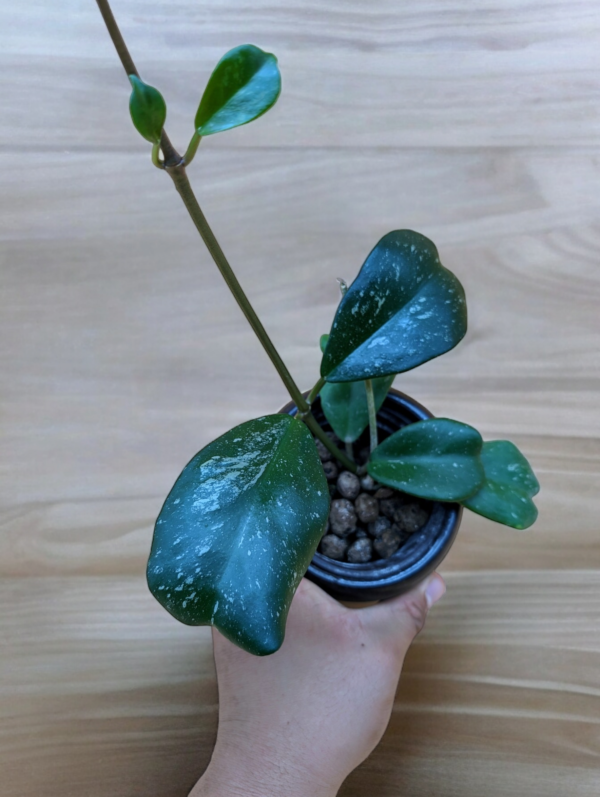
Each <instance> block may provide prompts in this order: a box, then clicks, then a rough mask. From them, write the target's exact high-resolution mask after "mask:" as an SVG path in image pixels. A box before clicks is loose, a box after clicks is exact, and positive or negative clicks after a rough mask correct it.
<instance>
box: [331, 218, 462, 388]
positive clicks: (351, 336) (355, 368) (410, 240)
mask: <svg viewBox="0 0 600 797" xmlns="http://www.w3.org/2000/svg"><path fill="white" fill-rule="evenodd" d="M466 331H467V307H466V303H465V294H464V291H463V288H462V285H461V284H460V282H459V281H458V279H457V278H456V277H455V276H454V274H452V272H451V271H448V269H446V268H444V267H443V266H442V264H441V263H440V260H439V257H438V252H437V249H436V248H435V245H434V244H433V243H432V242H431V241H430V240H429V239H428V238H425V236H423V235H420V234H419V233H418V232H413V231H412V230H396V231H395V232H390V233H388V234H387V235H385V236H384V237H383V238H382V239H381V240H380V241H379V243H378V244H377V246H376V247H375V248H374V249H373V251H372V252H371V254H370V255H369V256H368V258H367V259H366V261H365V263H364V265H363V267H362V268H361V270H360V272H359V274H358V276H357V277H356V279H355V280H354V282H353V283H352V285H351V286H350V287H349V288H348V291H347V293H346V295H345V296H344V297H343V298H342V301H341V302H340V305H339V307H338V310H337V313H336V315H335V319H334V321H333V326H332V328H331V334H330V336H329V341H328V343H327V348H326V350H325V354H324V355H323V360H322V362H321V376H323V377H325V378H326V379H327V381H328V382H354V381H357V380H359V379H372V378H373V377H376V376H387V375H388V374H396V373H401V372H403V371H408V370H410V369H411V368H416V366H418V365H421V364H422V363H424V362H427V361H428V360H431V359H432V358H433V357H438V356H439V355H440V354H443V353H444V352H446V351H448V350H449V349H452V348H454V346H456V344H457V343H458V342H459V341H460V340H461V339H462V338H463V337H464V335H465V333H466Z"/></svg>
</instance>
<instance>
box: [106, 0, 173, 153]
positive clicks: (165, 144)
mask: <svg viewBox="0 0 600 797" xmlns="http://www.w3.org/2000/svg"><path fill="white" fill-rule="evenodd" d="M96 3H97V4H98V8H99V9H100V13H101V14H102V19H103V20H104V24H105V25H106V29H107V30H108V34H109V36H110V38H111V39H112V43H113V44H114V45H115V50H116V51H117V55H118V56H119V58H120V60H121V63H122V64H123V69H124V70H125V74H126V75H135V76H136V77H139V76H140V73H139V72H138V71H137V67H136V65H135V64H134V62H133V58H132V57H131V55H130V54H129V50H128V49H127V45H126V44H125V40H124V39H123V36H122V35H121V31H120V30H119V26H118V25H117V21H116V19H115V18H114V16H113V12H112V11H111V8H110V4H109V2H108V0H96ZM160 148H161V149H162V151H163V155H164V156H165V166H176V165H177V164H178V163H181V155H180V154H179V153H178V152H177V150H176V149H175V147H174V146H173V144H171V141H170V139H169V136H168V135H167V133H166V131H165V130H163V131H162V134H161V137H160Z"/></svg>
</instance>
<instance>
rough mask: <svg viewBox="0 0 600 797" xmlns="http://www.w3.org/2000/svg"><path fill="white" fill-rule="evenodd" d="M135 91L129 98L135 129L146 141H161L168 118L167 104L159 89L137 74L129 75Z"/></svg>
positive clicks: (154, 142) (153, 142) (155, 142)
mask: <svg viewBox="0 0 600 797" xmlns="http://www.w3.org/2000/svg"><path fill="white" fill-rule="evenodd" d="M129 82H130V83H131V86H132V89H133V91H132V92H131V97H130V98H129V112H130V113H131V120H132V121H133V124H134V127H135V129H136V130H137V131H138V133H139V134H140V135H141V136H143V137H144V138H145V139H146V141H150V142H151V143H152V144H158V143H159V142H160V135H161V133H162V129H163V127H164V124H165V119H166V118H167V105H166V103H165V101H164V98H163V96H162V94H161V93H160V91H158V89H155V88H154V87H153V86H149V85H148V84H147V83H144V81H143V80H140V79H139V77H136V75H129Z"/></svg>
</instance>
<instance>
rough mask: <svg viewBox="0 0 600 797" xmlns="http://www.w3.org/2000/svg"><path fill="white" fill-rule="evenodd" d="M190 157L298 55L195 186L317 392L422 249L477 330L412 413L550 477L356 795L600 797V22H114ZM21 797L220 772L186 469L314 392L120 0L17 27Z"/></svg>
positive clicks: (10, 476) (426, 11)
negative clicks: (244, 298) (215, 257)
mask: <svg viewBox="0 0 600 797" xmlns="http://www.w3.org/2000/svg"><path fill="white" fill-rule="evenodd" d="M114 10H115V13H116V15H117V16H118V18H119V20H120V22H121V24H122V28H123V31H124V33H125V35H126V37H127V39H128V42H129V45H130V48H131V50H132V53H133V54H134V57H135V58H136V60H137V61H138V65H139V68H140V70H141V71H142V74H143V76H144V77H145V78H146V79H147V80H148V81H149V82H151V83H154V84H155V85H158V86H159V87H160V88H161V90H162V91H163V93H164V94H165V96H166V98H167V101H168V105H169V117H168V128H169V132H170V134H171V135H172V138H173V139H174V141H175V142H176V143H177V144H178V145H179V146H180V147H184V146H185V144H186V143H187V140H188V138H189V135H190V134H191V132H192V119H193V114H194V112H195V108H196V104H197V101H198V99H199V96H200V93H201V91H202V88H203V85H204V82H205V81H206V79H207V76H208V74H209V72H210V69H211V67H212V66H213V65H214V63H215V62H216V61H217V59H218V58H219V57H220V56H221V55H222V54H223V52H225V51H226V50H227V49H229V48H230V47H233V46H235V45H237V44H240V43H242V42H245V41H252V42H254V43H256V44H258V45H260V46H262V47H263V48H264V49H267V50H270V51H273V52H275V53H276V54H277V55H278V56H279V60H280V66H281V69H282V71H283V75H284V81H285V82H284V91H283V94H282V97H281V100H280V102H279V103H278V105H277V106H276V108H275V109H274V110H273V111H271V112H270V113H269V114H267V115H266V116H265V117H263V118H262V119H261V120H259V121H257V122H256V123H254V124H253V125H250V126H248V127H245V128H241V129H239V130H236V131H233V132H230V133H227V134H223V135H222V136H216V137H214V138H212V139H207V140H206V141H205V142H204V143H203V145H202V147H201V150H200V153H199V155H198V157H197V161H196V162H195V164H194V165H193V166H192V167H191V169H190V172H191V177H192V180H193V182H194V184H195V186H196V188H197V192H198V195H199V197H200V200H201V203H202V204H203V206H204V209H205V212H206V213H207V215H208V217H209V219H210V221H211V222H212V223H213V225H214V229H215V231H216V233H217V235H218V236H219V238H220V239H221V242H222V245H223V247H224V249H225V250H226V252H227V253H228V255H229V257H230V260H231V262H232V263H233V264H234V266H235V267H236V269H237V271H238V275H239V278H240V280H241V281H242V283H243V284H244V285H245V286H246V288H247V291H248V293H249V295H250V297H251V298H252V300H253V301H254V303H255V305H256V308H257V310H258V311H259V313H260V314H261V316H262V317H263V319H264V323H265V325H266V327H267V329H268V330H269V332H270V334H271V335H272V337H273V339H274V341H275V342H276V344H277V345H278V346H279V347H280V349H281V352H282V355H283V356H284V358H285V360H286V362H287V363H288V365H289V367H290V369H291V371H292V372H293V374H294V375H295V376H296V378H297V380H298V381H299V383H300V385H301V386H302V387H304V388H307V387H309V386H311V385H312V384H313V382H314V381H315V376H316V372H317V367H318V362H319V350H318V340H319V336H320V335H321V333H323V332H326V331H327V329H328V326H329V323H330V320H331V317H332V314H333V311H334V308H335V305H336V303H337V300H338V288H337V283H336V281H335V278H336V277H345V278H346V279H348V280H351V279H352V278H353V277H354V275H355V274H356V272H357V270H358V268H359V266H360V264H361V263H362V260H363V259H364V257H365V256H366V254H367V253H368V252H369V250H370V248H371V247H372V246H373V245H374V244H375V242H376V241H377V240H378V238H379V237H380V236H381V235H382V234H384V233H385V232H387V231H389V230H391V229H395V228H401V227H409V228H413V229H417V230H419V231H421V232H423V233H424V234H426V235H428V236H429V237H431V238H432V239H433V240H434V241H435V242H436V243H437V245H438V247H439V249H440V252H441V255H442V259H443V262H444V263H445V264H446V265H447V266H448V267H449V268H451V269H452V270H453V271H454V272H455V273H456V274H457V275H458V276H459V278H460V279H461V280H462V282H463V284H464V285H465V288H466V291H467V296H468V300H469V310H470V331H469V333H468V335H467V337H466V339H465V341H464V342H463V343H462V344H461V345H460V346H459V347H458V348H457V349H456V350H454V351H453V352H451V353H450V354H448V355H447V356H445V357H443V358H440V359H439V360H435V361H432V362H431V363H429V364H427V365H425V366H423V367H422V368H419V369H418V370H417V371H413V372H410V373H407V374H405V375H403V376H402V377H399V378H398V379H397V380H396V386H397V387H399V388H400V389H402V390H405V391H406V392H409V393H410V394H412V395H414V396H415V397H416V398H418V399H419V400H420V401H422V402H423V403H425V404H426V405H427V406H429V407H430V409H431V410H432V411H433V412H434V413H436V414H439V415H447V416H449V417H452V418H457V419H459V420H462V421H466V422H469V423H471V424H473V425H474V426H476V427H477V428H479V429H480V430H481V432H482V433H483V434H484V436H485V437H486V438H488V439H490V438H497V437H508V438H510V439H512V440H514V441H515V442H516V443H517V444H518V445H519V446H520V447H521V448H522V450H523V451H524V452H525V453H526V455H527V456H528V457H529V458H530V460H531V462H532V464H533V465H534V467H535V469H536V471H537V473H538V475H539V477H540V481H541V483H542V492H541V494H540V496H539V507H540V518H539V521H538V523H537V525H536V526H535V527H534V529H532V530H530V531H527V532H517V531H511V530H509V529H506V528H504V527H500V526H497V525H494V524H493V523H491V522H488V521H486V520H484V519H481V518H479V517H476V516H474V515H470V514H469V515H468V516H467V517H466V518H465V520H464V523H463V527H462V529H461V533H460V536H459V540H458V542H457V543H456V545H455V546H454V548H453V550H452V552H451V554H450V556H449V557H448V559H447V560H446V562H445V563H444V566H443V573H444V575H445V577H446V579H447V582H448V593H447V596H446V598H445V599H444V601H442V602H441V603H440V604H439V605H438V606H436V607H435V609H434V610H433V611H432V614H431V617H430V620H429V622H428V625H427V629H426V630H425V632H424V633H423V634H422V635H421V636H420V637H419V640H418V642H417V643H416V644H415V645H414V647H413V648H412V650H411V652H410V655H409V657H408V660H407V663H406V667H405V672H404V674H403V677H402V681H401V684H400V687H399V690H398V696H397V703H396V706H395V710H394V713H393V718H392V721H391V724H390V727H389V730H388V732H387V734H386V736H385V738H384V740H383V742H382V744H381V745H380V747H379V748H378V749H377V751H376V752H375V753H374V754H373V756H372V757H371V758H370V759H369V760H368V761H367V762H366V763H365V764H364V765H363V766H362V767H361V768H360V769H359V770H358V771H356V772H355V773H354V774H353V775H352V776H351V777H350V779H349V780H348V782H347V783H346V784H345V786H344V788H343V789H342V795H343V796H344V797H351V796H352V797H354V796H356V797H358V796H359V795H361V796H363V795H377V796H378V797H392V795H394V797H399V795H402V797H404V796H406V797H425V796H427V797H514V796H515V795H518V796H519V797H520V796H521V795H523V797H542V796H543V797H566V795H568V796H569V797H584V795H585V796H586V797H587V795H590V797H591V795H597V794H598V793H599V792H600V775H599V772H598V769H599V763H600V761H599V756H600V731H599V730H598V729H599V727H600V725H599V723H600V626H599V624H598V615H599V611H600V529H599V525H600V524H599V520H598V518H599V515H600V496H599V490H598V471H599V469H600V437H599V435H600V421H599V391H598V387H599V371H598V366H599V354H598V352H599V348H600V319H599V312H598V306H599V303H600V266H599V252H600V226H599V224H598V217H599V213H600V147H599V146H598V143H599V142H598V134H599V132H600V88H599V87H600V11H599V8H598V4H597V2H595V1H594V0H580V2H566V0H548V2H546V3H543V4H542V3H526V2H525V1H524V0H486V2H485V3H481V4H478V5H477V6H473V5H471V4H469V3H467V2H465V0H448V2H442V0H433V1H432V2H428V3H418V2H411V3H399V2H396V0H378V2H377V3H372V2H367V0H352V2H348V0H345V2H343V1H342V0H332V2H328V3H325V4H315V3H311V2H308V0H291V2H286V3H279V4H273V3H270V2H266V0H257V2H255V3H253V4H251V5H248V4H245V3H243V2H239V0H209V1H208V2H191V0H179V2H177V3H175V2H172V1H169V2H168V1H167V0H152V2H147V0H146V1H145V2H141V0H115V3H114ZM0 20H1V24H0V41H1V45H0V53H1V55H0V63H1V69H0V81H1V84H2V85H1V91H0V107H1V111H2V112H1V113H0V128H1V131H2V147H1V149H0V159H1V163H2V169H1V171H0V184H1V186H2V190H1V192H0V206H1V211H2V212H1V214H0V234H1V237H2V249H1V252H2V254H1V258H2V294H1V295H2V298H1V301H2V309H1V313H0V324H1V325H2V344H1V345H2V348H1V356H2V385H3V391H2V395H3V403H2V421H1V422H2V468H3V478H2V483H1V487H0V490H1V493H2V527H1V534H0V572H1V575H2V579H1V586H0V590H1V600H2V607H3V610H2V615H1V619H0V623H1V632H0V633H1V639H2V642H3V652H2V659H1V665H0V666H1V681H0V717H1V718H2V720H1V728H2V775H1V784H2V786H1V792H2V795H3V797H67V796H68V795H78V796H79V795H82V794H83V795H85V796H86V797H130V796H131V795H144V797H154V796H156V797H159V796H160V797H179V796H181V797H184V795H186V794H187V790H188V789H189V787H190V786H191V784H192V783H193V782H194V780H195V779H196V778H197V777H198V776H199V774H200V773H201V772H202V770H203V767H204V766H205V765H206V762H207V760H208V757H209V755H210V750H211V746H212V743H213V740H214V735H215V728H216V718H217V693H216V685H215V678H214V670H213V664H212V657H211V648H210V635H209V632H208V630H207V629H191V628H187V627H184V626H181V625H179V624H177V623H176V622H175V621H174V620H172V619H171V618H170V617H169V616H168V615H167V614H166V613H165V612H164V611H163V610H162V609H161V608H160V607H159V605H158V604H157V603H156V602H155V601H154V600H153V599H152V598H151V596H150V595H149V593H148V592H147V590H146V587H145V582H144V565H145V558H146V555H147V551H148V547H149V543H150V538H151V533H152V523H153V520H154V518H155V516H156V514H157V512H158V510H159V508H160V506H161V501H162V499H163V497H164V496H165V494H166V492H167V490H168V489H169V487H170V486H171V484H172V482H173V481H174V479H175V477H176V476H177V474H178V473H179V470H180V469H181V467H182V466H183V464H184V463H185V462H187V460H188V459H189V458H190V457H191V456H192V455H193V454H194V453H195V452H196V451H197V450H198V449H200V448H201V447H202V446H203V445H205V444H206V443H207V442H208V441H209V440H211V439H212V438H214V437H215V436H217V435H218V434H220V433H222V432H224V431H225V430H226V429H228V428H229V427H231V426H232V425H234V424H236V423H240V422H242V421H244V420H246V419H248V418H251V417H255V416H257V415H259V414H262V413H265V412H269V411H272V410H274V409H276V408H277V407H279V406H280V405H281V404H282V403H283V402H284V401H285V394H284V390H283V388H282V386H281V384H280V383H279V382H278V378H277V376H276V374H275V373H274V371H273V369H272V367H271V366H270V363H269V362H268V361H267V359H266V357H265V356H264V354H263V352H262V350H261V348H260V347H259V345H258V344H257V342H256V341H255V339H254V338H253V336H252V335H251V334H250V332H249V331H248V329H247V326H246V323H245V321H244V319H243V318H242V317H241V315H240V313H239V311H238V309H237V307H236V306H235V304H234V302H233V300H232V298H231V297H230V295H229V294H228V292H227V290H226V289H225V287H224V285H223V284H222V282H221V279H220V276H219V274H218V273H217V272H216V269H215V268H214V266H213V264H212V262H211V260H210V258H209V256H208V255H207V253H206V252H205V250H204V249H203V247H202V245H201V244H200V242H199V240H197V235H196V233H195V231H194V229H193V228H192V225H191V223H190V222H189V220H188V219H187V217H186V215H185V212H184V211H183V208H182V207H180V202H179V199H178V197H177V195H176V194H175V192H174V191H173V189H172V187H171V185H170V184H169V181H168V180H167V179H166V177H165V176H164V175H162V174H161V173H159V172H158V171H156V170H155V169H153V168H152V166H151V164H150V160H149V152H148V149H149V147H148V146H147V145H145V144H144V142H143V141H142V140H141V139H140V138H139V137H138V136H137V134H136V133H135V131H134V130H133V128H132V127H131V124H130V121H129V119H128V111H127V98H128V86H127V83H126V80H125V78H124V75H123V73H122V71H121V69H120V66H119V64H118V62H117V60H116V57H115V54H114V52H113V50H112V45H111V43H110V41H109V40H108V37H107V35H106V33H105V31H104V29H103V26H102V23H101V20H100V17H99V14H98V12H97V9H96V6H95V3H94V2H93V0H64V1H63V2H61V3H54V2H51V1H50V0H40V1H39V2H35V3H32V2H29V3H16V2H9V0H3V2H2V3H1V4H0Z"/></svg>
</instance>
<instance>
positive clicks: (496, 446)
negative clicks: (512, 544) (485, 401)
mask: <svg viewBox="0 0 600 797" xmlns="http://www.w3.org/2000/svg"><path fill="white" fill-rule="evenodd" d="M481 462H482V463H483V469H484V471H485V481H484V483H483V487H481V489H480V490H479V491H478V492H476V493H475V495H472V496H471V497H470V498H467V500H466V501H463V504H464V505H465V506H466V507H467V509H471V510H472V511H473V512H477V514H479V515H483V516H484V517H487V518H490V520H495V521H497V522H498V523H504V525H505V526H511V527H512V528H514V529H526V528H528V527H529V526H531V525H532V524H533V523H535V521H536V518H537V514H538V512H537V508H536V506H535V504H534V503H533V501H532V500H531V499H532V497H533V496H534V495H537V493H538V492H539V489H540V485H539V482H538V480H537V479H536V477H535V474H534V472H533V470H532V469H531V465H530V464H529V462H527V460H526V459H525V457H524V456H523V454H521V452H520V451H519V449H518V448H517V447H516V445H514V443H511V442H509V441H508V440H491V441H489V442H487V443H484V444H483V449H482V450H481Z"/></svg>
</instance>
